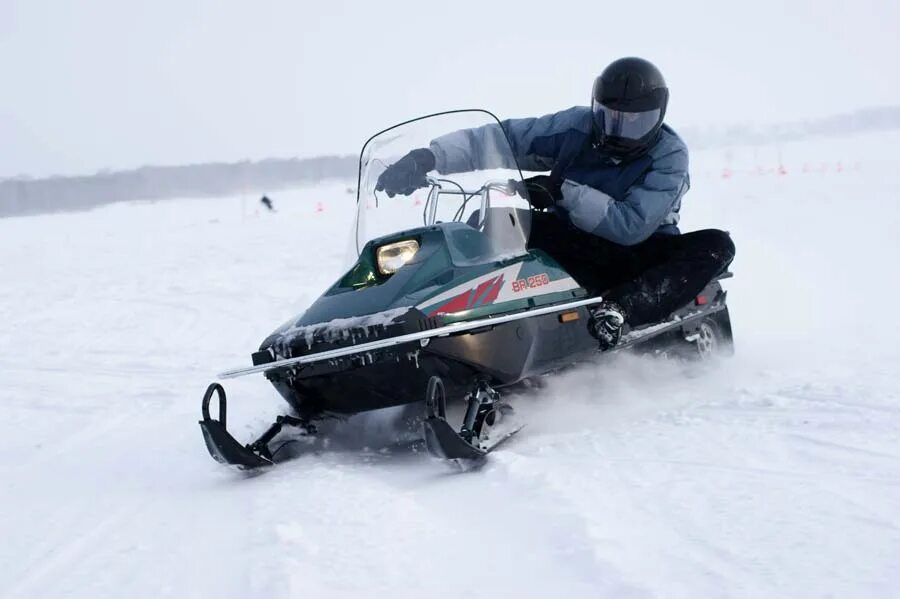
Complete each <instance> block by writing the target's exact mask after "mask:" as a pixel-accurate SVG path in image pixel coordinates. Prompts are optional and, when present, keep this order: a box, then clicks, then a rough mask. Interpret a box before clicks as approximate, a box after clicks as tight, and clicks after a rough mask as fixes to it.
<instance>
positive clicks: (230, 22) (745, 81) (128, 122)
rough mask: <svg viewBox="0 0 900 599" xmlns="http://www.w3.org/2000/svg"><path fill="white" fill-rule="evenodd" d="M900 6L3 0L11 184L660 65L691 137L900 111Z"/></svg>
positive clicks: (271, 146)
mask: <svg viewBox="0 0 900 599" xmlns="http://www.w3.org/2000/svg"><path fill="white" fill-rule="evenodd" d="M898 6H900V3H898V2H897V1H896V0H884V1H875V0H854V1H853V2H849V1H846V0H841V1H837V0H817V1H808V2H807V1H789V0H780V1H779V0H752V1H745V2H740V3H737V2H728V1H710V2H696V1H684V0H679V1H677V2H676V1H671V0H657V1H654V2H609V1H603V0H591V1H585V2H582V1H563V0H554V1H550V2H548V1H546V0H544V1H541V2H530V1H524V0H519V1H513V2H491V1H490V0H477V1H472V0H453V1H452V2H434V1H432V0H416V1H406V0H403V1H397V2H391V1H387V0H382V1H380V2H371V1H356V2H350V1H345V0H322V1H312V2H311V1H309V0H304V1H302V2H299V1H296V0H292V1H279V2H276V1H267V0H255V1H250V0H153V1H137V0H133V1H128V0H70V1H65V0H57V1H49V0H0V81H2V84H0V85H2V87H0V177H6V176H13V175H16V174H23V173H24V174H30V175H35V176H43V175H48V174H51V173H59V174H77V173H89V172H93V171H96V170H98V169H102V168H130V167H136V166H140V165H144V164H183V163H189V162H205V161H212V160H224V161H232V160H240V159H244V158H249V159H259V158H264V157H267V156H311V155H316V154H322V153H353V152H356V151H357V149H358V147H359V146H360V145H361V143H362V142H363V141H364V140H365V138H366V137H367V136H368V135H369V134H370V133H373V132H375V131H377V130H379V129H381V128H383V127H384V126H386V125H388V124H392V123H393V122H395V121H399V120H402V119H405V118H407V117H411V116H419V115H421V114H424V113H427V112H433V111H436V110H441V109H448V108H459V107H484V108H489V109H491V110H493V111H494V112H496V113H497V114H498V115H500V116H501V118H502V117H509V116H529V115H538V114H544V113H547V112H552V111H555V110H559V109H562V108H566V107H568V106H572V105H574V104H585V103H587V101H588V98H589V94H590V88H591V84H592V82H593V79H594V77H595V76H596V75H597V74H598V73H599V71H600V70H602V68H603V67H604V66H605V65H606V64H607V63H608V62H610V61H611V60H613V59H615V58H617V57H619V56H624V55H638V56H643V57H645V58H648V59H650V60H652V61H654V62H655V63H656V64H657V65H658V66H659V67H660V68H661V69H662V71H663V73H664V75H665V76H666V79H667V81H668V84H669V87H670V90H671V102H670V108H669V117H668V122H669V123H670V124H672V125H673V126H674V127H675V128H676V129H677V128H678V127H679V126H687V125H701V124H704V123H711V124H722V123H734V122H772V121H781V120H792V119H798V118H802V117H804V116H806V115H809V116H823V115H827V114H831V113H835V112H841V111H848V110H853V109H856V108H859V107H867V106H877V105H886V104H900V77H898V75H897V66H896V61H897V58H898V56H900V8H898Z"/></svg>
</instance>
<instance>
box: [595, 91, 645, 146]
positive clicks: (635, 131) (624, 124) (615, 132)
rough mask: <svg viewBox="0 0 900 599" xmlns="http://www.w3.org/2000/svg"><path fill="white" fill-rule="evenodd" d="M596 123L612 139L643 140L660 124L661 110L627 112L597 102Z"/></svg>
mask: <svg viewBox="0 0 900 599" xmlns="http://www.w3.org/2000/svg"><path fill="white" fill-rule="evenodd" d="M593 110H594V123H595V124H596V125H597V128H598V129H602V131H603V132H604V133H605V134H606V135H609V136H612V137H624V138H625V139H641V138H642V137H644V136H645V135H647V134H648V133H650V132H651V131H653V128H654V127H656V124H657V123H658V122H659V115H660V112H661V111H660V109H659V108H655V109H653V110H645V111H643V112H625V111H622V110H614V109H612V108H609V107H608V106H604V105H603V104H601V103H600V102H598V101H597V100H594V103H593Z"/></svg>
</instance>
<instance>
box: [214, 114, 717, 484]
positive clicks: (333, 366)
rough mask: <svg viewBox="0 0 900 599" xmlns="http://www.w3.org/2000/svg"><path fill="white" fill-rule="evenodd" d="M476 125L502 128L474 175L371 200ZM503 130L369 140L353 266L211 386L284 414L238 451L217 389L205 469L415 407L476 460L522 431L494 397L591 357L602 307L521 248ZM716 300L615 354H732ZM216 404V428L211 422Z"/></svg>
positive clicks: (259, 462) (435, 122)
mask: <svg viewBox="0 0 900 599" xmlns="http://www.w3.org/2000/svg"><path fill="white" fill-rule="evenodd" d="M474 127H494V128H496V132H498V133H499V134H498V135H495V136H493V139H495V140H496V141H495V142H490V143H488V142H486V145H489V146H490V147H477V148H471V147H470V148H466V149H465V150H466V151H467V152H469V155H477V156H478V157H479V161H480V162H479V165H485V164H489V165H492V166H495V167H496V168H489V169H484V168H480V169H478V170H475V169H473V170H472V171H470V172H465V173H437V172H433V173H430V174H429V176H428V178H427V187H426V188H425V189H422V190H419V191H417V192H414V193H412V194H410V195H409V196H402V195H399V196H396V197H392V198H388V197H386V196H385V194H384V192H378V191H376V182H377V180H378V177H379V175H380V174H381V173H382V172H384V170H385V169H386V168H387V167H388V166H389V165H390V164H392V163H393V162H395V161H396V160H397V159H399V158H400V157H402V156H404V155H405V154H406V153H407V152H408V151H410V150H412V149H414V148H419V147H428V146H429V144H430V143H432V141H434V140H439V139H441V138H442V137H443V136H445V135H448V134H453V133H454V132H460V131H466V130H469V129H471V128H474ZM502 132H503V129H502V127H501V125H500V123H499V121H498V119H497V118H496V117H495V116H494V115H493V114H491V113H489V112H487V111H483V110H460V111H451V112H445V113H439V114H435V115H430V116H427V117H422V118H418V119H414V120H411V121H407V122H404V123H401V124H399V125H396V126H394V127H391V128H389V129H386V130H384V131H381V132H380V133H377V134H376V135H374V136H373V137H371V138H370V139H369V140H368V141H367V142H366V143H365V144H364V146H363V148H362V151H361V153H360V161H359V176H358V185H357V210H356V219H355V223H354V226H353V234H352V235H351V244H350V245H351V252H350V254H351V256H352V265H351V266H350V268H349V269H348V270H347V271H346V272H345V273H344V274H343V275H341V276H340V278H339V279H338V280H337V282H335V283H334V284H333V285H332V286H331V288H329V289H328V290H327V291H325V293H324V294H323V295H322V296H321V297H320V298H319V299H318V300H316V301H315V302H314V303H313V304H312V305H311V306H310V307H309V308H308V309H307V310H306V311H305V312H303V313H302V314H300V315H299V316H296V317H295V318H292V319H291V320H290V321H288V322H287V323H285V324H284V325H282V326H281V327H279V328H278V329H277V330H275V331H274V332H273V333H272V334H271V335H269V336H268V337H266V338H265V339H264V340H263V342H262V344H261V345H260V346H259V350H258V351H256V352H254V353H253V354H252V356H251V357H252V366H248V367H245V368H239V369H235V370H229V371H226V372H223V373H221V374H220V375H219V378H220V379H228V378H233V377H238V376H244V375H250V374H254V373H260V374H263V375H264V376H265V377H266V378H267V379H268V380H269V381H270V382H271V383H272V385H273V386H274V387H275V389H276V390H277V391H278V393H279V394H280V395H281V396H282V397H283V398H284V399H285V400H286V401H287V403H288V404H289V405H290V407H291V408H292V409H293V414H289V415H284V416H280V417H278V419H277V420H276V421H275V422H274V423H273V424H272V426H271V427H270V428H269V429H268V430H266V431H265V432H264V433H263V434H262V436H260V437H259V438H258V439H257V440H256V441H254V442H252V443H249V444H246V445H242V444H240V443H239V442H238V441H237V440H235V439H234V438H233V437H232V436H231V434H230V433H229V432H228V430H227V428H226V403H227V402H226V395H225V390H224V388H223V387H222V385H221V384H219V383H212V384H211V385H210V386H209V387H208V388H207V390H206V393H205V395H204V396H203V400H202V406H201V407H202V416H203V419H202V420H201V421H200V427H201V430H202V433H203V438H204V440H205V443H206V447H207V449H208V450H209V453H210V454H211V456H212V457H213V458H214V459H215V460H217V461H219V462H222V463H225V464H230V465H234V466H238V467H240V468H243V469H253V468H259V467H263V466H270V465H272V464H273V463H274V461H275V459H274V456H273V451H272V448H271V446H270V444H271V443H272V441H273V439H274V438H275V437H276V436H277V435H278V434H279V433H280V432H281V430H282V428H283V427H285V426H290V427H294V428H296V429H299V430H300V431H301V432H302V433H304V434H309V435H314V434H315V433H316V424H317V423H318V422H320V421H321V420H323V419H326V418H332V417H337V418H341V417H344V418H346V417H348V416H350V415H353V414H357V413H360V412H365V411H369V410H376V409H380V408H386V407H390V406H398V405H404V404H412V403H417V402H421V403H422V404H423V405H424V414H423V415H424V421H423V422H424V424H423V426H424V439H425V446H426V448H427V450H428V451H429V452H430V453H431V454H432V455H434V456H437V457H440V458H444V459H453V460H479V459H481V458H484V456H486V455H487V454H488V453H489V452H490V451H492V450H493V449H495V448H496V447H497V446H498V445H499V444H500V443H503V442H504V441H506V440H507V439H509V438H510V437H511V436H512V435H513V434H515V433H517V432H518V431H519V430H520V427H515V428H512V429H509V430H507V431H505V432H504V433H503V434H497V433H496V430H492V429H494V428H495V425H497V423H498V422H499V421H500V420H501V419H502V418H503V416H504V415H505V414H506V413H508V411H509V409H510V408H509V406H508V405H507V404H506V403H505V402H504V401H503V400H502V399H501V390H503V389H504V388H508V387H510V386H512V385H515V384H517V383H521V382H522V381H524V380H527V379H531V378H534V377H539V376H541V375H544V374H547V373H550V372H553V371H556V370H560V369H562V368H565V367H567V366H570V365H571V364H573V363H577V362H579V361H583V360H587V359H589V358H591V357H592V356H594V355H596V354H597V353H598V348H599V345H598V341H597V339H595V338H594V337H593V336H592V334H591V326H590V324H591V319H592V318H593V316H592V310H591V309H592V307H593V306H596V305H597V304H599V303H601V301H602V298H601V297H597V296H591V295H590V294H589V293H588V292H587V291H586V290H585V289H583V288H582V287H581V286H580V285H579V284H578V283H577V282H576V281H575V280H574V279H573V278H572V277H571V276H570V275H569V274H568V273H567V272H566V271H565V270H564V269H563V268H561V267H560V265H559V264H558V263H557V262H556V261H554V260H553V259H552V258H551V257H550V256H549V255H547V254H546V253H544V252H542V251H538V250H529V249H528V233H529V227H530V222H531V214H532V213H531V208H530V206H529V204H528V202H527V200H526V198H525V197H523V196H524V193H523V191H522V190H523V186H522V185H521V182H522V180H523V176H522V173H521V171H520V169H519V167H518V164H517V162H516V159H515V156H514V154H513V151H512V149H511V146H510V144H509V141H508V139H506V136H505V133H502ZM462 138H463V139H466V137H465V136H463V137H462ZM454 139H457V140H458V139H460V136H459V135H456V137H455V138H454ZM470 139H471V138H470ZM457 149H459V148H457ZM726 275H727V273H726ZM725 300H726V294H725V291H724V290H723V289H722V287H721V285H720V283H719V281H718V280H714V281H712V282H710V283H709V285H708V286H707V287H706V289H705V290H704V291H703V292H702V293H701V294H700V295H699V296H697V298H696V299H695V301H694V302H692V303H691V304H690V305H688V306H684V307H683V308H682V309H680V310H678V311H677V312H676V313H675V314H674V315H672V317H671V318H670V319H668V320H667V321H666V322H663V323H658V324H655V325H653V326H649V327H645V328H643V329H638V330H634V331H631V332H629V333H628V334H627V335H624V336H623V337H622V339H621V340H620V343H619V346H618V347H617V348H616V350H619V349H627V348H632V347H637V346H640V347H643V348H651V347H652V348H657V349H658V348H661V347H667V348H671V347H672V346H673V345H674V346H677V347H678V348H680V350H681V351H689V352H692V353H694V354H696V355H699V356H704V355H710V354H712V353H716V352H721V351H725V352H727V351H728V348H730V346H731V340H732V333H731V325H730V320H729V316H728V309H727V305H726V301H725ZM657 349H654V351H657ZM213 399H216V400H217V402H218V417H217V418H216V417H213V416H212V415H211V413H210V403H211V402H212V401H213ZM452 404H456V405H459V404H462V405H460V406H459V407H460V410H459V411H462V408H463V406H464V414H463V416H462V422H461V423H458V424H457V425H454V424H451V422H450V417H449V415H448V405H452ZM451 412H452V411H451Z"/></svg>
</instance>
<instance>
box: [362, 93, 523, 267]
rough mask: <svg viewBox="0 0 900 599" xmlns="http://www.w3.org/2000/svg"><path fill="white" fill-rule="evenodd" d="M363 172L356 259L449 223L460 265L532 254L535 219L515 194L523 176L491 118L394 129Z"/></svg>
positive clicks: (470, 115)
mask: <svg viewBox="0 0 900 599" xmlns="http://www.w3.org/2000/svg"><path fill="white" fill-rule="evenodd" d="M410 152H412V154H410ZM359 169H360V171H359V191H358V201H357V214H356V223H355V229H354V232H355V242H356V243H355V251H356V253H357V255H358V254H359V252H360V251H362V249H363V247H365V245H366V243H368V242H369V241H371V240H373V239H377V238H380V237H383V236H385V235H390V234H393V233H397V232H400V231H406V230H409V229H414V228H418V227H423V226H429V225H434V224H438V223H448V225H447V228H448V231H450V232H451V235H450V236H449V239H450V241H451V243H450V245H451V253H452V254H453V259H454V262H456V263H457V264H461V263H466V264H471V263H480V262H490V261H495V260H498V259H502V258H506V257H512V256H517V255H520V254H522V253H524V252H525V251H526V244H527V241H528V232H529V230H530V224H531V223H530V217H531V212H530V210H529V207H528V203H527V202H526V201H525V200H524V199H523V198H522V197H521V196H519V195H517V193H516V191H517V189H518V184H519V183H520V182H521V178H522V175H521V172H520V171H519V168H518V165H517V163H516V160H515V157H514V155H513V152H512V149H511V148H510V146H509V141H508V140H507V138H506V135H505V134H504V132H503V130H502V128H501V126H500V123H499V122H498V121H497V119H496V118H495V117H494V116H493V115H491V114H490V113H487V112H484V111H480V110H465V111H456V112H448V113H441V114H437V115H432V116H428V117H423V118H421V119H416V120H414V121H410V122H407V123H403V124H400V125H397V126H396V127H392V128H391V129H388V130H386V131H383V132H381V133H379V134H378V135H376V136H374V137H373V138H372V139H370V140H369V141H368V142H367V143H366V145H365V146H364V148H363V151H362V155H361V156H360V165H359ZM451 223H455V224H451ZM454 239H456V240H459V241H460V243H459V244H456V243H454V242H453V240H454ZM473 248H475V249H473ZM354 258H355V256H354Z"/></svg>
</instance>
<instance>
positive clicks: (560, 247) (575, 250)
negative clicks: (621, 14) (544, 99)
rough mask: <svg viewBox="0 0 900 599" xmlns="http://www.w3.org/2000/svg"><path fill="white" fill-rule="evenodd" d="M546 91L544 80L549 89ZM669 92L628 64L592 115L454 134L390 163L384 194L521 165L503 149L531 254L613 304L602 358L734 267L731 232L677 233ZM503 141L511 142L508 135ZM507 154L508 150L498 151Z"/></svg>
mask: <svg viewBox="0 0 900 599" xmlns="http://www.w3.org/2000/svg"><path fill="white" fill-rule="evenodd" d="M542 81H546V77H544V78H543V79H542ZM668 101H669V89H668V87H666V82H665V80H664V79H663V76H662V73H660V71H659V69H657V68H656V67H655V66H654V65H653V64H652V63H650V62H648V61H646V60H644V59H642V58H620V59H619V60H616V61H614V62H613V63H612V64H610V65H609V66H608V67H606V69H604V71H603V72H602V73H601V74H600V76H599V77H597V78H596V79H595V80H594V88H593V93H592V97H591V106H590V107H587V106H575V107H573V108H569V109H568V110H563V111H562V112H557V113H554V114H549V115H546V116H542V117H539V118H525V119H510V120H507V121H503V123H501V126H502V130H501V129H500V128H499V127H497V126H496V125H493V126H492V125H488V126H486V127H480V128H476V129H469V130H465V131H457V132H455V133H450V134H448V135H445V136H443V137H440V138H438V139H435V140H434V141H432V142H431V144H430V145H429V147H427V148H419V149H416V150H413V151H411V152H410V153H409V154H407V155H406V156H404V157H403V158H401V159H400V160H398V161H397V162H395V163H394V164H392V165H391V166H390V167H388V169H387V170H385V171H384V172H383V173H382V174H381V176H380V177H379V179H378V182H377V184H376V190H379V191H380V190H383V191H385V192H386V193H387V194H388V196H393V195H395V194H398V193H399V194H403V195H409V194H410V193H412V192H413V191H414V190H415V189H418V188H421V187H425V186H427V182H426V180H425V175H426V173H428V172H429V171H431V170H437V172H438V173H441V174H450V173H458V172H465V171H469V170H481V169H492V168H515V167H516V165H515V164H488V162H490V161H491V160H492V159H493V160H495V161H496V160H500V161H502V160H503V156H502V153H499V152H479V151H477V150H478V149H479V148H486V147H487V148H489V147H503V146H504V145H505V144H506V140H507V139H508V140H509V144H510V145H511V147H512V151H513V153H514V155H515V158H516V160H517V162H518V166H519V167H520V168H522V169H523V170H526V171H549V174H545V175H538V176H535V177H531V178H529V179H526V180H525V181H524V186H525V190H526V192H527V193H526V194H525V195H526V196H527V197H528V198H529V200H528V201H529V202H530V203H531V205H532V206H533V207H534V208H536V209H537V210H540V211H542V212H535V213H534V214H533V218H532V226H531V236H530V241H529V247H530V248H535V249H541V250H543V251H545V252H547V253H548V254H550V256H552V257H553V258H555V259H556V260H557V261H558V262H559V263H560V264H561V265H562V266H563V267H564V268H565V269H566V270H568V271H569V272H570V273H571V274H572V275H573V276H574V277H575V279H576V280H577V281H578V282H579V283H580V284H581V285H582V286H583V287H585V288H586V289H588V290H589V291H590V292H591V293H592V294H600V295H602V296H603V297H604V299H605V300H606V301H604V302H603V303H602V304H601V305H600V306H599V307H598V308H597V309H595V310H594V317H595V318H594V319H593V323H594V324H593V326H592V330H593V333H594V334H595V336H596V337H597V338H598V340H599V341H600V347H601V348H602V349H610V348H612V347H614V346H615V345H616V344H617V343H618V341H619V338H620V337H621V333H622V329H623V327H624V325H625V324H628V325H630V326H631V327H635V326H639V325H645V324H649V323H654V322H661V321H663V320H665V319H667V318H668V317H669V316H670V315H671V314H672V312H674V311H675V310H677V309H678V308H680V307H682V306H684V305H686V304H688V303H689V302H690V301H691V300H692V299H693V298H694V297H696V296H697V294H699V293H700V292H701V291H702V290H703V288H704V287H705V286H706V285H707V284H708V283H709V282H710V280H711V279H713V278H714V277H715V276H717V275H719V274H720V273H722V272H724V271H725V269H726V268H727V267H728V265H729V264H730V263H731V261H732V259H733V258H734V244H733V243H732V241H731V238H730V237H729V236H728V234H727V233H725V232H724V231H720V230H717V229H706V230H703V231H694V232H691V233H687V234H684V235H681V234H680V231H679V230H678V220H679V210H680V208H681V198H682V196H684V194H685V192H687V190H688V188H689V187H690V178H689V176H688V150H687V146H685V143H684V141H682V139H681V138H680V137H679V136H678V135H677V134H676V133H675V131H673V130H672V129H671V128H669V127H668V126H667V125H665V124H663V119H664V118H665V116H666V106H667V104H668ZM504 133H505V135H504ZM497 144H502V145H497Z"/></svg>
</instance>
